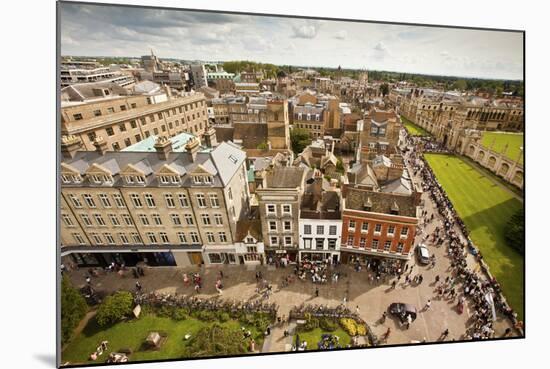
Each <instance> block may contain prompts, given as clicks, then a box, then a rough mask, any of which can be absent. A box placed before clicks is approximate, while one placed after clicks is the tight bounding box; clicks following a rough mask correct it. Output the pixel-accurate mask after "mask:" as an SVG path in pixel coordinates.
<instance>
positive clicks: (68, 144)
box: [61, 135, 82, 159]
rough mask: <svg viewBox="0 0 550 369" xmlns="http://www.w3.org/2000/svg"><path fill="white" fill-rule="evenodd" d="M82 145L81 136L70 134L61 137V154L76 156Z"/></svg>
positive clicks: (67, 156) (70, 156) (69, 157)
mask: <svg viewBox="0 0 550 369" xmlns="http://www.w3.org/2000/svg"><path fill="white" fill-rule="evenodd" d="M81 146H82V141H80V138H78V137H77V136H74V135H69V136H62V137H61V155H63V157H64V158H67V159H72V158H74V156H75V154H76V152H77V151H78V150H79V149H80V147H81Z"/></svg>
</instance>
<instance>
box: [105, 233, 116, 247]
mask: <svg viewBox="0 0 550 369" xmlns="http://www.w3.org/2000/svg"><path fill="white" fill-rule="evenodd" d="M103 236H104V237H105V239H106V240H107V243H108V244H109V245H114V244H115V243H116V242H115V238H114V237H113V235H112V234H110V233H103Z"/></svg>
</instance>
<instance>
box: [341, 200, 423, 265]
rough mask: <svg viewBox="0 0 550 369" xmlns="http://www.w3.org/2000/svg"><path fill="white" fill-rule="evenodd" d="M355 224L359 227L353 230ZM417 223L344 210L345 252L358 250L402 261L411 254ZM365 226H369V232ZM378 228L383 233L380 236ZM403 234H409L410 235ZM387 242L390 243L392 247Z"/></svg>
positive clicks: (396, 217) (403, 218) (413, 220)
mask: <svg viewBox="0 0 550 369" xmlns="http://www.w3.org/2000/svg"><path fill="white" fill-rule="evenodd" d="M353 222H355V224H354V227H353V228H351V227H350V226H353ZM417 222H418V220H417V219H416V218H411V217H404V216H399V215H390V214H379V213H369V212H366V211H357V210H344V212H343V214H342V246H341V250H342V251H347V252H353V251H354V250H355V249H357V250H365V251H374V252H375V253H376V254H377V255H378V254H379V255H380V256H381V257H398V258H401V259H402V258H403V257H406V256H407V255H408V254H409V252H410V251H411V248H412V247H413V244H414V238H415V235H416V225H417ZM350 223H351V224H350ZM364 223H366V224H368V226H366V227H367V229H366V230H365V228H364V227H365V226H364V225H363V224H364ZM377 227H379V229H380V231H379V232H378V231H377ZM391 227H393V233H391V232H389V231H391V230H392V229H391ZM405 230H406V231H405ZM402 232H406V234H404V233H402ZM386 242H389V247H388V246H387V245H386ZM373 255H374V253H373Z"/></svg>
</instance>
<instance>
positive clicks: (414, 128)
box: [400, 115, 431, 136]
mask: <svg viewBox="0 0 550 369" xmlns="http://www.w3.org/2000/svg"><path fill="white" fill-rule="evenodd" d="M400 117H401V121H402V122H403V125H404V126H405V128H406V129H407V132H408V133H409V135H411V136H431V134H430V133H429V132H428V131H426V130H425V129H424V128H422V127H420V126H418V125H416V124H414V123H413V122H411V121H410V120H408V119H407V118H405V117H404V116H402V115H401V116H400Z"/></svg>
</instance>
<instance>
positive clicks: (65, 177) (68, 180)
mask: <svg viewBox="0 0 550 369" xmlns="http://www.w3.org/2000/svg"><path fill="white" fill-rule="evenodd" d="M61 182H63V183H71V182H72V179H71V176H68V175H64V174H62V175H61Z"/></svg>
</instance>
